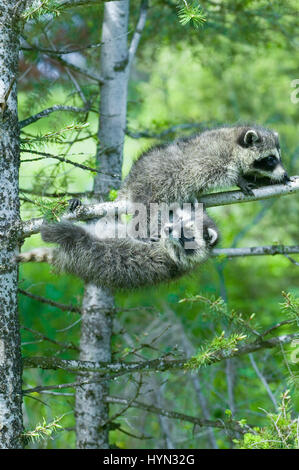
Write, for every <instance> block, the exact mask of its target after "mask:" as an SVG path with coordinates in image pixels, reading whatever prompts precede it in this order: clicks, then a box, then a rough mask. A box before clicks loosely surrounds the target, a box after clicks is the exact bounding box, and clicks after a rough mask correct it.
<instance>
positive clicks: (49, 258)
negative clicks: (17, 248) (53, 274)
mask: <svg viewBox="0 0 299 470" xmlns="http://www.w3.org/2000/svg"><path fill="white" fill-rule="evenodd" d="M53 260H54V248H46V247H41V248H34V249H33V250H30V251H25V252H24V253H19V255H18V256H17V261H18V262H19V263H29V262H31V261H32V262H36V263H49V264H51V263H53Z"/></svg>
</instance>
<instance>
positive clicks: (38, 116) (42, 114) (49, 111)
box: [19, 104, 88, 129]
mask: <svg viewBox="0 0 299 470" xmlns="http://www.w3.org/2000/svg"><path fill="white" fill-rule="evenodd" d="M57 111H66V112H72V113H86V111H88V108H86V107H85V108H78V107H77V106H63V105H58V104H57V105H55V106H51V107H50V108H47V109H44V110H43V111H40V112H39V113H37V114H34V115H33V116H30V117H29V118H26V119H23V121H20V123H19V126H20V129H23V127H26V126H29V125H30V124H32V123H33V122H36V121H38V120H39V119H41V118H43V117H45V116H49V114H52V113H56V112H57Z"/></svg>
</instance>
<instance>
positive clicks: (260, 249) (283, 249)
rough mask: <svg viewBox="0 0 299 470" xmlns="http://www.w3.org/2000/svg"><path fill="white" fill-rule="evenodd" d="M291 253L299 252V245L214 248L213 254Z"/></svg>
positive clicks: (214, 255) (232, 255) (261, 254)
mask: <svg viewBox="0 0 299 470" xmlns="http://www.w3.org/2000/svg"><path fill="white" fill-rule="evenodd" d="M289 253H292V254H294V253H299V245H294V246H285V245H266V246H252V247H244V248H214V250H212V253H211V256H212V257H217V256H224V255H225V256H227V257H228V258H236V257H238V256H263V255H272V256H274V255H285V254H289Z"/></svg>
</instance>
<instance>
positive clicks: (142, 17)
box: [128, 0, 148, 69]
mask: <svg viewBox="0 0 299 470" xmlns="http://www.w3.org/2000/svg"><path fill="white" fill-rule="evenodd" d="M147 11H148V0H142V1H141V5H140V13H139V19H138V22H137V26H136V29H135V32H134V34H133V38H132V41H131V44H130V47H129V61H128V66H129V69H130V68H131V66H132V62H133V60H134V57H135V54H136V51H137V48H138V44H139V41H140V38H141V34H142V31H143V29H144V27H145V22H146V17H147Z"/></svg>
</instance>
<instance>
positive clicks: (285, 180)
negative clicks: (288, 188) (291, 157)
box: [282, 173, 291, 183]
mask: <svg viewBox="0 0 299 470" xmlns="http://www.w3.org/2000/svg"><path fill="white" fill-rule="evenodd" d="M282 181H283V183H288V182H289V181H291V179H290V177H289V175H288V174H287V173H285V174H284V175H283V180H282Z"/></svg>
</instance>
